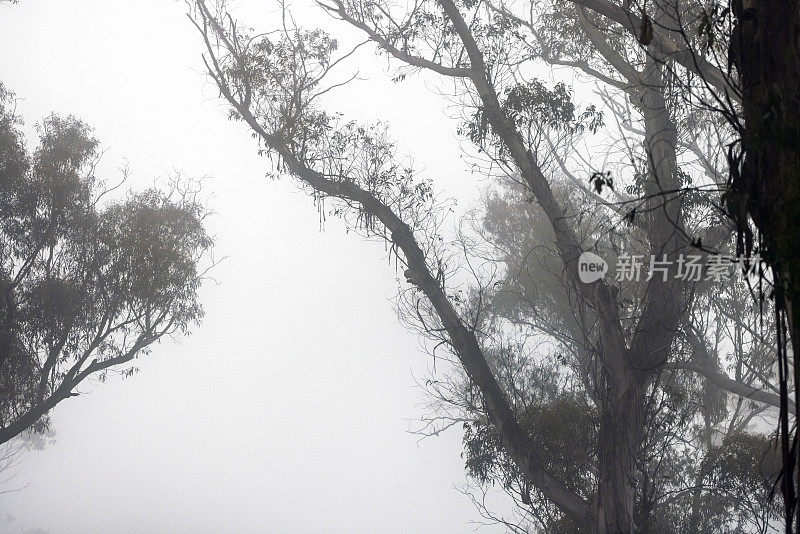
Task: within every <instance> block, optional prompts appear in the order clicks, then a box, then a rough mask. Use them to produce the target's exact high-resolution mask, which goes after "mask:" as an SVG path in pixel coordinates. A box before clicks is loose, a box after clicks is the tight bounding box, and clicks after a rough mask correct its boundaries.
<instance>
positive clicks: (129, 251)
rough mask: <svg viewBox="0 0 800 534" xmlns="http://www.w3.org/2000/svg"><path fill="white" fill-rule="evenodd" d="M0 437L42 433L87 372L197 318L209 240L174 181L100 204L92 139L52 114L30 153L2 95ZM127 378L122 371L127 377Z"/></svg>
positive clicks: (192, 200) (201, 213)
mask: <svg viewBox="0 0 800 534" xmlns="http://www.w3.org/2000/svg"><path fill="white" fill-rule="evenodd" d="M0 97H2V98H0V180H2V184H0V235H2V241H0V296H1V297H2V298H1V299H0V427H1V428H0V436H2V439H3V441H7V440H8V439H10V438H11V437H13V435H14V434H18V433H19V432H21V431H22V430H24V429H25V428H26V427H28V426H31V425H34V426H35V428H36V429H38V430H44V429H45V428H46V427H47V425H48V419H47V416H46V413H47V412H48V411H49V409H50V408H52V406H53V405H55V403H57V402H59V401H60V400H63V399H64V398H67V397H68V396H70V395H72V394H73V389H74V387H75V386H76V385H77V384H79V383H80V382H81V380H83V379H84V378H86V377H87V376H89V375H90V374H94V373H99V374H100V376H101V377H102V376H104V375H103V373H105V372H106V370H108V369H111V368H115V367H116V366H119V365H122V364H125V363H127V362H130V361H131V360H132V359H133V358H135V357H136V356H137V355H138V354H141V353H144V352H147V350H148V348H149V347H150V346H151V345H152V344H153V343H155V342H156V341H158V340H159V339H161V338H162V337H163V336H165V335H171V334H179V333H186V332H188V330H189V328H190V327H191V326H192V325H193V324H196V323H198V321H199V320H200V319H201V318H202V316H203V309H202V306H201V305H200V304H199V302H198V300H197V290H198V288H199V286H200V283H201V281H202V278H203V273H202V271H201V270H200V264H201V262H202V261H203V259H204V258H206V257H207V255H208V253H209V251H210V249H211V246H212V239H211V237H210V236H209V235H208V234H207V233H206V231H205V228H204V227H203V219H204V218H205V216H206V210H205V208H204V207H203V206H202V205H201V204H200V203H198V201H197V199H196V192H194V191H192V189H191V188H189V187H188V185H187V184H185V183H181V182H179V181H176V182H174V183H173V186H172V190H171V191H170V192H168V193H165V192H162V191H158V190H156V189H149V190H146V191H143V192H140V193H129V194H128V195H127V196H125V197H123V198H118V199H115V200H109V201H107V202H103V197H104V195H107V194H108V193H110V191H109V190H108V189H107V188H106V187H105V185H104V183H103V182H102V181H100V180H98V179H97V178H96V177H95V175H94V166H95V163H96V161H97V157H98V142H97V140H96V139H95V138H94V137H93V136H92V130H91V129H90V128H89V127H88V126H87V125H86V124H85V123H83V122H82V121H80V120H78V119H76V118H74V117H72V116H68V117H59V116H56V115H51V116H49V117H47V118H46V119H45V120H44V121H42V123H41V124H40V125H39V126H38V128H37V129H38V132H39V143H38V146H37V147H36V149H35V150H34V151H33V152H32V153H29V152H28V150H27V148H26V146H25V141H24V137H23V135H22V133H21V130H20V125H21V120H20V119H19V118H18V117H16V116H15V114H14V112H13V95H12V94H11V93H10V92H8V91H7V90H5V89H2V88H1V86H0ZM130 371H131V369H130V368H128V369H127V370H126V372H127V373H130Z"/></svg>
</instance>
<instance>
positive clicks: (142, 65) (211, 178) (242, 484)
mask: <svg viewBox="0 0 800 534" xmlns="http://www.w3.org/2000/svg"><path fill="white" fill-rule="evenodd" d="M239 3H240V4H243V8H242V11H240V13H241V14H242V16H245V15H247V16H249V17H250V19H249V20H254V23H258V24H269V23H270V21H271V19H272V20H274V18H273V17H274V13H273V14H271V12H270V9H271V7H270V3H269V2H268V1H258V2H255V1H251V2H239ZM296 12H297V13H298V18H299V21H300V22H301V23H302V24H304V25H311V26H313V25H320V24H322V25H327V26H328V27H330V28H331V29H332V30H337V32H338V30H343V29H345V28H343V27H342V26H341V25H335V26H334V25H333V23H332V22H330V21H329V20H328V19H326V18H324V17H321V16H319V15H311V14H309V13H310V12H309V11H308V9H307V8H306V7H304V6H302V5H300V4H299V3H298V5H297V8H296ZM346 40H347V38H346V33H345V41H346ZM200 52H201V49H200V43H199V41H198V37H197V35H196V34H195V33H194V31H193V28H192V27H191V26H190V24H189V22H188V21H187V20H186V18H185V7H184V4H183V3H182V2H174V1H171V0H147V1H137V2H123V1H109V0H105V1H101V0H96V1H87V0H76V1H71V2H63V1H62V2H59V1H56V0H49V1H48V0H21V1H20V3H19V4H18V5H15V6H8V5H3V6H0V80H1V81H2V82H3V83H5V84H6V86H7V87H8V88H9V89H11V90H13V91H14V92H16V93H17V96H18V97H19V98H20V99H21V100H20V102H19V106H18V111H19V112H20V113H21V114H22V115H23V116H24V118H25V120H26V122H27V125H26V131H29V132H31V133H33V125H34V124H35V122H36V121H38V120H40V119H41V118H42V117H44V116H46V115H47V114H49V113H50V112H57V113H60V114H74V115H75V116H77V117H80V118H81V119H84V120H85V121H86V122H87V123H89V124H90V125H92V126H93V127H94V128H95V135H96V137H97V138H98V139H99V140H100V141H101V143H102V148H104V149H106V150H107V151H106V153H105V155H104V157H103V161H102V164H101V167H100V171H99V174H100V177H101V178H108V179H113V178H114V177H117V176H119V171H118V168H119V167H120V166H121V165H122V164H123V162H124V161H125V160H127V162H128V164H129V167H130V170H131V172H132V179H131V186H132V187H133V188H143V187H147V186H149V185H151V184H152V183H153V181H154V180H155V179H157V178H158V177H163V176H165V175H168V174H170V173H171V172H173V171H175V170H179V171H182V172H184V173H186V174H187V175H190V176H195V177H199V176H204V175H208V179H207V180H206V182H205V191H206V192H207V193H208V194H209V196H211V205H212V207H213V208H214V210H215V211H216V213H217V215H216V216H215V217H214V218H212V219H211V220H210V226H211V231H212V233H214V234H215V235H216V236H217V238H218V241H217V247H216V253H217V255H218V256H228V258H227V259H226V260H225V261H224V262H222V263H221V264H220V265H219V266H218V267H217V268H216V269H215V270H214V272H213V276H214V277H215V279H216V280H217V283H208V284H206V286H205V287H204V288H203V291H202V301H203V303H204V305H205V308H206V310H207V315H206V318H205V320H204V321H203V324H202V326H201V327H200V328H197V329H195V333H194V334H193V335H192V336H190V337H189V338H187V339H184V340H182V343H180V344H178V343H173V342H171V341H165V342H163V343H161V344H160V345H158V346H156V347H155V348H154V350H153V352H152V354H150V355H149V356H147V357H144V358H142V359H140V360H139V361H138V366H139V368H140V369H141V372H140V373H139V374H137V375H135V376H134V377H132V378H130V379H126V380H120V379H116V378H112V379H111V380H109V382H108V383H106V384H99V385H98V384H89V385H86V386H83V387H82V388H81V391H82V394H81V395H80V396H79V397H77V398H74V399H69V400H67V401H65V402H64V403H62V404H61V405H59V406H58V407H57V408H56V409H55V410H54V411H53V413H52V420H53V423H54V426H55V429H56V431H57V442H56V443H55V444H54V445H52V446H50V447H48V448H47V449H46V450H44V451H42V452H32V453H29V454H27V455H26V456H25V458H24V461H23V464H22V466H21V468H20V472H19V474H18V476H17V478H16V479H15V481H14V484H17V485H24V484H29V487H27V488H25V489H23V490H22V491H19V492H14V493H10V494H4V495H1V496H0V531H1V532H9V533H17V532H26V531H28V532H39V533H41V532H49V533H52V534H56V533H108V532H115V533H125V532H147V533H161V532H169V533H180V532H192V533H203V532H243V533H245V532H277V533H284V532H292V533H294V532H299V533H304V532H309V533H311V532H320V533H322V532H325V533H339V532H341V533H349V532H385V533H401V532H402V533H408V532H437V533H456V532H459V533H460V532H471V531H472V530H474V528H475V525H474V524H472V523H471V521H473V520H477V519H478V514H477V512H476V511H475V510H474V509H473V508H472V506H471V504H470V503H469V502H468V501H467V499H466V498H465V497H464V496H463V495H461V494H460V493H459V492H458V491H456V490H455V489H454V485H455V484H460V483H462V482H463V481H464V480H465V479H464V471H463V461H462V459H461V458H460V456H459V454H460V452H461V434H460V432H459V431H458V430H454V431H451V432H448V433H446V434H444V435H442V436H440V437H438V438H431V439H426V440H424V441H422V442H421V443H418V437H417V436H414V435H412V434H410V433H408V432H407V430H408V428H409V425H410V424H411V423H410V421H413V420H414V419H417V418H419V417H420V416H421V415H422V414H423V413H424V410H423V408H422V407H420V403H421V402H422V401H424V396H423V393H422V391H421V390H420V389H418V388H417V387H416V386H415V383H414V378H413V375H414V374H416V375H421V374H423V373H424V372H425V370H426V368H427V367H428V366H429V364H430V361H429V360H430V358H429V357H428V356H426V355H425V354H423V353H422V352H420V350H419V343H418V340H417V339H416V338H415V337H414V336H412V335H411V334H409V333H406V332H404V331H403V329H402V327H401V326H399V325H398V323H397V319H396V317H395V315H394V313H393V311H392V303H391V297H392V295H393V294H394V293H395V290H396V287H397V281H396V278H397V276H398V275H399V273H396V272H395V271H394V269H393V268H392V267H391V266H389V265H388V264H387V261H386V253H385V251H384V249H383V247H382V246H381V245H379V244H376V243H367V242H364V241H362V240H360V239H359V238H357V237H354V236H352V235H346V234H345V232H344V231H343V230H342V228H341V226H340V225H339V224H338V223H336V222H331V223H329V224H327V226H326V228H325V230H324V231H323V232H320V228H319V220H318V214H317V211H316V208H315V207H314V205H313V204H312V202H311V201H310V199H308V198H307V197H305V196H304V195H303V194H302V193H299V192H297V191H296V189H295V188H294V187H293V185H292V184H291V182H290V181H289V180H281V181H277V182H276V181H271V180H269V179H267V178H265V173H266V171H267V169H268V167H267V161H266V160H265V159H264V158H260V157H258V155H257V154H256V146H255V144H254V141H253V140H252V139H251V138H250V136H249V133H248V132H247V131H246V130H245V129H244V128H243V127H242V125H240V124H235V123H231V122H229V121H228V120H227V119H226V118H225V107H224V106H223V104H222V103H221V102H220V101H219V100H218V99H217V95H216V92H215V90H214V88H213V87H211V86H210V85H209V83H208V80H207V79H206V78H205V77H204V76H203V73H202V63H201V62H200ZM359 68H360V70H361V71H362V73H363V74H364V75H365V76H372V77H373V79H372V80H370V81H362V82H358V83H357V84H356V85H355V86H352V87H350V88H348V89H347V90H345V91H342V92H339V93H338V95H335V96H334V97H333V98H332V99H331V101H330V106H331V108H332V110H336V111H342V112H344V113H345V116H346V117H347V118H355V119H360V120H376V119H381V120H386V121H388V122H389V123H391V124H392V132H393V135H394V137H395V138H396V139H398V144H399V145H400V146H401V147H402V150H403V151H407V152H408V153H410V154H413V156H414V158H415V160H416V162H417V164H418V166H421V167H424V168H425V169H426V170H427V172H428V174H429V175H432V176H434V177H435V178H436V180H437V185H438V186H439V187H440V188H444V189H447V192H448V193H449V194H450V195H455V196H456V197H458V198H459V200H460V201H461V206H466V205H467V204H468V203H469V200H470V198H474V197H475V195H476V194H477V191H478V187H479V186H480V184H479V183H478V182H477V181H476V179H475V177H474V176H471V175H470V174H469V173H468V172H467V170H466V165H465V164H464V162H463V160H461V159H460V158H459V151H458V143H457V140H456V139H455V135H454V132H455V123H454V122H453V121H452V120H451V119H448V118H447V115H446V101H444V100H442V99H441V98H440V97H437V96H436V94H435V91H432V90H430V87H426V84H425V83H422V82H418V81H408V82H405V83H402V84H393V83H391V82H389V81H387V77H386V76H385V75H384V74H385V72H384V68H385V60H373V59H372V56H371V55H369V54H367V55H365V56H362V59H361V60H360V65H359ZM428 85H429V84H428ZM29 141H30V142H33V141H34V138H33V135H31V136H30V137H29ZM12 485H13V484H12ZM0 489H3V488H0ZM6 489H7V488H6ZM36 529H38V530H36ZM497 531H498V530H497V529H491V528H486V529H484V530H482V531H481V532H497Z"/></svg>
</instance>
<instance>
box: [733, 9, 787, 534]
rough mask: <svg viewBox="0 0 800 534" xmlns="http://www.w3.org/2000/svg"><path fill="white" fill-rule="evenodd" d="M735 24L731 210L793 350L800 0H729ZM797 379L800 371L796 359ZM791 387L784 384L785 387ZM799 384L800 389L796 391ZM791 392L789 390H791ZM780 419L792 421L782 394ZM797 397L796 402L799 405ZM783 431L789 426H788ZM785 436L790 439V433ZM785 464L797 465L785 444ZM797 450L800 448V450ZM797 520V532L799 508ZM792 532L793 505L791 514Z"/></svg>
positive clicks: (785, 479)
mask: <svg viewBox="0 0 800 534" xmlns="http://www.w3.org/2000/svg"><path fill="white" fill-rule="evenodd" d="M731 3H732V6H733V12H734V14H735V15H736V18H737V21H738V23H737V26H736V29H735V31H734V33H733V35H732V37H731V49H730V55H731V60H732V62H733V63H734V65H736V68H737V70H738V72H739V77H740V79H741V85H742V111H743V114H744V131H743V132H742V150H743V153H744V161H743V163H742V165H741V167H740V168H739V169H738V171H739V172H738V173H737V172H736V171H737V168H736V167H732V171H733V173H734V174H733V180H732V184H731V191H730V192H729V194H728V209H729V211H730V212H731V214H732V216H733V217H734V219H735V220H736V221H737V223H738V227H739V234H740V235H739V237H740V241H739V248H740V249H745V250H747V251H749V249H750V248H751V246H752V239H751V238H750V232H749V229H748V226H747V224H748V222H747V215H749V216H750V217H751V218H752V220H753V222H754V223H755V225H756V227H757V228H758V230H759V232H760V234H761V241H762V243H761V244H762V245H763V246H762V250H761V251H760V252H761V255H762V256H763V257H764V258H765V259H766V260H767V261H768V262H769V264H770V265H771V266H772V269H773V272H774V274H775V288H776V301H775V303H776V306H777V307H778V308H779V309H782V310H783V311H784V312H785V317H786V319H787V322H788V329H789V337H790V339H791V343H792V347H793V349H794V353H795V354H796V353H797V349H798V343H800V331H798V329H800V304H798V301H800V3H798V2H797V1H796V0H793V1H786V0H758V1H755V0H736V1H733V2H731ZM794 365H795V370H794V378H795V381H797V378H798V375H800V369H798V368H797V365H798V362H797V359H795V360H794ZM786 389H787V388H785V387H784V388H782V390H784V391H785V390H786ZM797 391H798V390H797V388H795V394H796V395H797ZM786 396H788V395H786ZM784 401H785V403H784V407H783V408H782V414H781V419H782V421H783V427H784V428H785V427H787V426H788V422H787V421H786V419H787V418H788V414H787V413H786V412H788V409H787V406H786V404H791V403H792V401H791V399H788V398H785V397H784ZM797 401H798V399H797V397H795V399H794V403H795V408H797ZM784 433H785V431H784ZM786 438H787V440H788V436H786ZM783 448H784V455H785V458H784V462H785V465H784V467H785V468H786V469H787V470H788V471H790V473H791V470H792V468H793V467H794V466H793V465H792V464H793V463H800V462H798V461H797V460H800V457H798V458H797V459H796V460H795V461H794V462H793V461H792V460H790V459H789V458H788V454H787V452H786V449H788V445H787V444H784V446H783ZM798 452H799V453H800V448H798ZM795 476H797V477H798V479H797V480H795V483H794V484H791V483H790V481H791V480H792V478H793V477H784V479H783V480H784V481H785V482H786V484H785V485H784V487H783V493H784V499H785V500H787V501H788V500H794V496H795V495H796V491H795V490H796V487H797V486H800V473H797V474H796V475H795ZM797 511H798V515H797V518H796V523H797V525H796V526H797V528H798V530H800V508H798V510H797ZM786 523H787V526H786V528H787V530H786V531H787V532H790V531H791V523H792V517H791V507H787V513H786Z"/></svg>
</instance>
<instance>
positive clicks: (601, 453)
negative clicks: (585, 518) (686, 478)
mask: <svg viewBox="0 0 800 534" xmlns="http://www.w3.org/2000/svg"><path fill="white" fill-rule="evenodd" d="M640 384H641V381H640V379H639V378H638V377H636V374H635V373H633V372H632V371H631V370H630V369H627V370H626V372H625V373H624V375H623V376H618V377H611V376H608V378H607V379H606V388H607V390H606V392H605V395H604V397H605V398H604V399H603V405H602V406H601V411H600V429H599V434H598V486H597V509H596V513H595V533H596V534H630V533H633V532H635V531H636V529H635V525H634V505H635V497H636V473H637V469H636V463H637V459H638V454H639V448H640V447H641V442H642V436H643V433H642V429H643V426H644V421H643V417H642V415H643V407H644V395H643V390H642V387H640Z"/></svg>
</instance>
